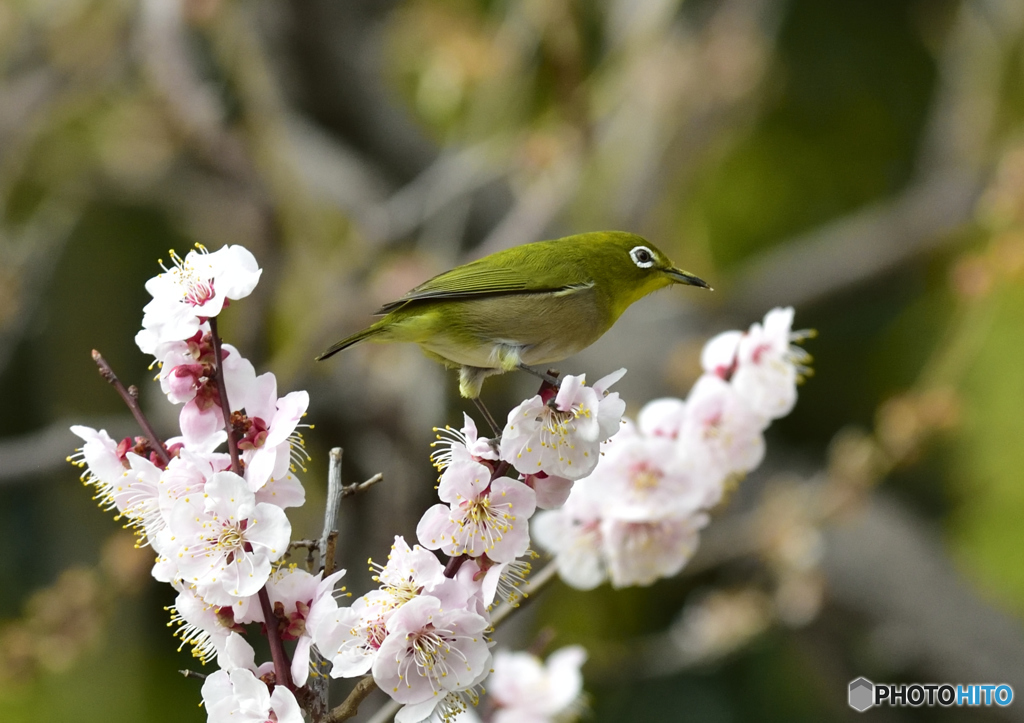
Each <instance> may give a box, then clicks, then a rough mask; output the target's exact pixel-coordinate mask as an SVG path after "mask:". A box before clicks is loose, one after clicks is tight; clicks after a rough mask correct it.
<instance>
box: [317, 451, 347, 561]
mask: <svg viewBox="0 0 1024 723" xmlns="http://www.w3.org/2000/svg"><path fill="white" fill-rule="evenodd" d="M343 453H344V450H342V448H341V447H334V448H333V449H332V450H331V452H330V466H329V468H328V472H327V504H326V505H325V507H324V529H323V532H322V533H321V534H320V565H321V566H322V567H323V569H324V577H327V576H328V575H330V574H331V573H332V572H334V545H331V549H330V554H328V549H327V544H328V542H329V541H330V538H331V533H334V536H335V538H337V535H338V510H339V509H340V508H341V498H342V497H343V496H344V495H343V485H342V484H341V457H342V454H343Z"/></svg>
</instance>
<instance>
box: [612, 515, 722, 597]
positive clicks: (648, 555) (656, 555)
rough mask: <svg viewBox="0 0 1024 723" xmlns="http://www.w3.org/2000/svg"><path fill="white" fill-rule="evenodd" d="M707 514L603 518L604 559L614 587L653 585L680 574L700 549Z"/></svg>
mask: <svg viewBox="0 0 1024 723" xmlns="http://www.w3.org/2000/svg"><path fill="white" fill-rule="evenodd" d="M707 522H708V516H707V515H705V514H697V515H682V516H675V517H666V518H662V519H654V520H642V521H630V520H622V519H615V518H605V519H604V520H602V521H601V536H602V539H603V541H604V547H603V552H604V560H605V565H606V566H607V570H608V577H609V579H610V580H611V584H612V587H616V588H621V587H630V586H632V585H650V584H651V583H653V582H654V581H656V580H658V579H659V578H662V577H672V576H673V575H675V574H677V573H678V572H679V571H680V570H682V569H683V567H685V566H686V563H687V562H689V561H690V558H691V557H693V553H694V552H696V551H697V544H698V543H699V541H700V535H699V533H700V529H701V528H702V527H704V526H705V525H706V524H707Z"/></svg>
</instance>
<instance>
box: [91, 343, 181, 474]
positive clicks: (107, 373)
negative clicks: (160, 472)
mask: <svg viewBox="0 0 1024 723" xmlns="http://www.w3.org/2000/svg"><path fill="white" fill-rule="evenodd" d="M92 360H93V361H94V362H96V366H98V367H99V368H100V376H102V377H103V378H104V379H106V380H107V382H109V383H110V385H111V386H113V387H114V389H116V390H117V393H118V394H120V395H121V399H123V400H124V403H125V404H127V405H128V409H130V410H131V412H132V416H134V417H135V421H136V422H138V423H139V426H140V427H142V431H143V432H145V434H146V437H147V438H148V439H149V444H150V446H151V447H152V448H153V451H154V452H156V454H157V456H158V457H159V458H160V460H161V461H162V462H163V463H164V464H165V465H166V464H167V463H168V462H170V461H171V456H170V455H169V454H167V449H166V448H165V447H164V443H163V440H161V439H160V437H158V436H157V434H156V432H154V431H153V426H152V425H151V424H150V423H149V420H148V419H146V415H145V414H144V413H143V411H142V407H140V406H139V399H138V396H136V395H132V394H130V393H129V392H128V390H127V389H125V387H124V384H122V383H121V380H120V379H118V378H117V375H116V374H114V370H113V369H111V368H110V364H108V363H107V360H106V359H104V358H103V355H102V354H100V353H99V352H98V351H96V350H95V349H93V350H92Z"/></svg>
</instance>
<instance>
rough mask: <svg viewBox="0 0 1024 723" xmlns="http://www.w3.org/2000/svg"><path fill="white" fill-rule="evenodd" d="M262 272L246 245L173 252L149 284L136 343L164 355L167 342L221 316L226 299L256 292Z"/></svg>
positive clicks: (156, 353)
mask: <svg viewBox="0 0 1024 723" xmlns="http://www.w3.org/2000/svg"><path fill="white" fill-rule="evenodd" d="M261 273H262V271H261V269H260V268H259V265H258V264H257V263H256V259H255V257H254V256H253V255H252V253H250V252H249V251H248V250H247V249H245V248H244V247H242V246H224V247H222V248H221V249H219V250H217V251H214V252H213V253H208V252H207V251H206V249H205V248H203V247H198V248H197V249H196V250H193V251H189V252H188V254H186V255H185V258H181V257H180V256H178V254H176V253H175V252H174V251H171V267H170V268H164V273H162V274H157V275H156V276H154V277H153V278H151V279H150V280H149V281H147V282H146V291H148V292H149V294H150V296H152V297H153V299H152V301H150V302H149V303H148V304H146V306H145V308H144V309H143V312H144V316H143V318H142V327H143V328H142V331H140V332H139V333H138V334H137V335H136V337H135V341H136V343H137V344H138V346H139V349H141V350H142V351H143V352H145V353H147V354H152V355H154V356H156V357H160V356H162V354H163V353H164V352H165V351H166V349H167V347H166V345H167V344H169V343H173V342H179V341H182V340H185V339H188V338H190V337H192V336H193V335H194V334H195V333H196V332H197V331H198V330H199V325H200V323H201V320H205V319H208V318H210V317H212V316H217V315H218V314H220V312H221V310H222V309H223V308H224V304H225V302H226V301H227V300H228V299H242V298H245V297H246V296H248V295H249V294H250V293H252V290H253V289H254V288H255V287H256V284H257V282H259V278H260V274H261Z"/></svg>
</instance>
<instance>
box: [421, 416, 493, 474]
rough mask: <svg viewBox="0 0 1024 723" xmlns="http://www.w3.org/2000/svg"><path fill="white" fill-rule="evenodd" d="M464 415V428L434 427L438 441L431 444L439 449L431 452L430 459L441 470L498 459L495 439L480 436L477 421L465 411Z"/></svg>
mask: <svg viewBox="0 0 1024 723" xmlns="http://www.w3.org/2000/svg"><path fill="white" fill-rule="evenodd" d="M462 417H463V425H462V429H452V428H451V427H449V426H445V427H444V429H441V428H439V427H434V431H435V432H437V441H436V442H432V443H431V444H430V446H431V447H437V448H438V449H436V450H435V451H434V452H432V453H431V455H430V459H431V461H432V462H433V463H434V466H435V467H436V468H437V469H438V470H440V471H443V470H445V469H447V468H448V467H451V466H452V465H459V464H468V463H470V462H474V461H476V462H479V461H480V460H484V459H486V460H496V459H498V453H497V451H495V445H494V440H493V439H488V438H487V437H481V436H479V433H478V432H477V428H476V422H474V421H473V418H472V417H470V416H469V415H468V414H465V413H463V415H462Z"/></svg>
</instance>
